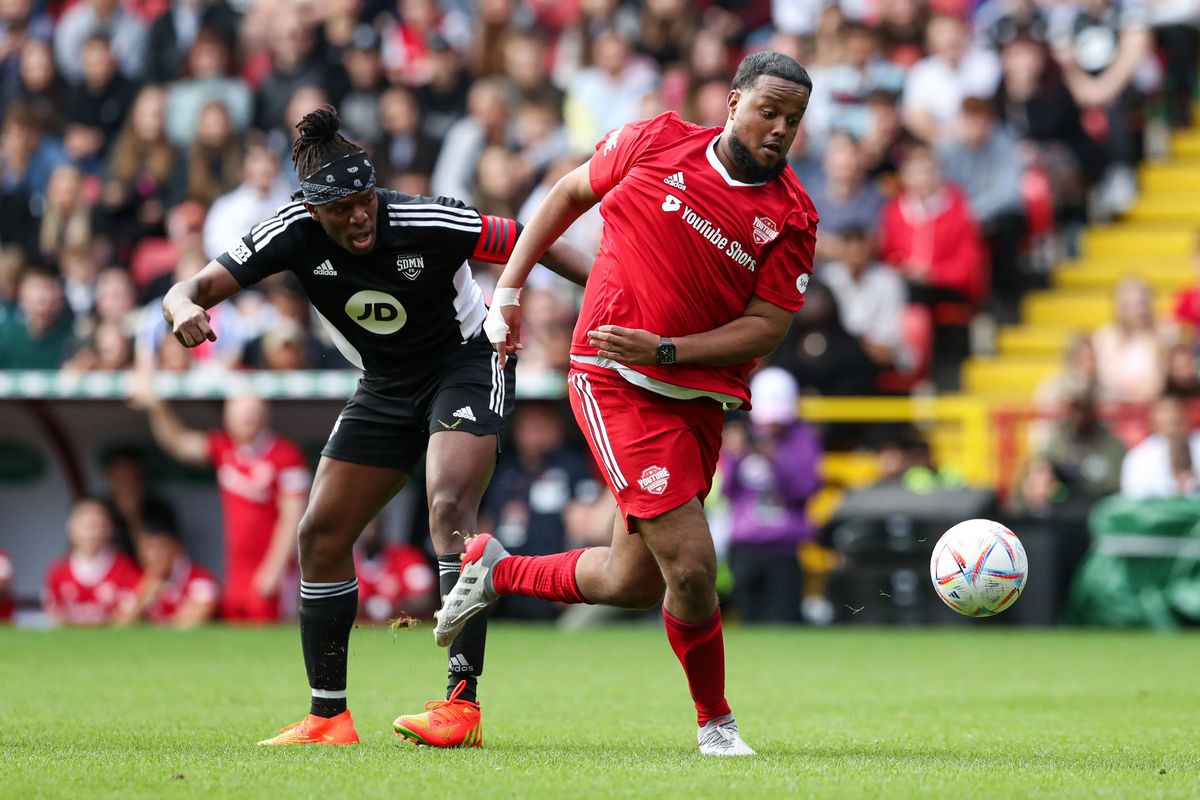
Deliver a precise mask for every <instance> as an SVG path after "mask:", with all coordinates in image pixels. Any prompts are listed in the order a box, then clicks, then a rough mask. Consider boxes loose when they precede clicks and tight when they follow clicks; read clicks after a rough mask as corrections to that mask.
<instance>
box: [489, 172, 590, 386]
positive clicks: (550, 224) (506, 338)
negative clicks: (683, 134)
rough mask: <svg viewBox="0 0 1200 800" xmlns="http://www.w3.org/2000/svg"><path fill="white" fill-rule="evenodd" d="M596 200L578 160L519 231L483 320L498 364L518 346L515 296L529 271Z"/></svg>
mask: <svg viewBox="0 0 1200 800" xmlns="http://www.w3.org/2000/svg"><path fill="white" fill-rule="evenodd" d="M598 200H599V198H598V197H597V196H596V193H595V192H594V191H592V182H591V178H590V177H589V174H588V164H582V165H581V166H578V167H576V168H575V169H573V170H571V171H570V172H568V173H567V174H566V175H564V176H562V177H561V178H559V179H558V182H557V183H555V184H554V188H553V189H551V190H550V193H549V194H547V195H546V199H545V200H543V201H542V204H541V205H540V206H538V210H537V211H535V212H534V214H533V217H532V218H531V219H530V220H529V224H528V225H526V226H525V229H524V230H523V231H522V232H521V238H519V239H517V244H516V246H515V247H514V248H513V253H512V257H511V258H509V260H508V265H507V266H505V267H504V271H503V272H502V273H501V274H500V280H499V281H497V282H496V292H495V295H494V296H493V300H492V307H491V309H489V310H488V318H487V320H486V321H485V322H484V330H485V331H486V332H487V336H488V341H490V342H491V343H492V345H493V346H494V347H495V348H496V352H498V353H499V354H500V366H501V368H503V366H504V362H505V360H507V358H508V356H509V355H510V354H511V353H515V352H516V351H517V350H519V349H520V347H521V306H520V304H519V300H518V299H517V297H518V291H519V290H520V288H521V287H522V286H524V285H525V280H526V279H527V278H528V277H529V271H530V270H532V269H533V265H534V264H536V263H538V261H539V260H540V259H541V258H542V256H543V255H545V253H546V251H547V250H548V249H549V248H550V245H552V244H554V243H555V242H556V241H557V240H558V238H559V237H560V236H562V234H563V231H565V230H566V229H567V228H569V227H571V223H573V222H574V221H575V220H577V219H579V217H580V216H582V215H583V213H584V212H585V211H587V210H588V209H589V208H591V207H592V206H594V205H595V204H596V203H597V201H598ZM547 266H550V265H549V264H547ZM560 274H561V273H560ZM585 280H586V278H585Z"/></svg>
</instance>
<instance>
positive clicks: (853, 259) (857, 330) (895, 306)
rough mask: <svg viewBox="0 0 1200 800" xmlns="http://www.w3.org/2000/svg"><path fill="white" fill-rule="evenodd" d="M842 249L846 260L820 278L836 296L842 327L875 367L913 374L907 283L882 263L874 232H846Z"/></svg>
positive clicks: (831, 266) (820, 270)
mask: <svg viewBox="0 0 1200 800" xmlns="http://www.w3.org/2000/svg"><path fill="white" fill-rule="evenodd" d="M839 250H840V253H841V258H840V259H838V260H836V261H832V262H830V263H827V264H823V265H822V266H820V267H819V268H818V269H817V278H818V280H820V281H821V283H823V284H825V285H826V286H828V287H829V289H830V291H832V292H833V297H834V301H835V302H836V303H837V307H838V314H839V316H840V318H841V321H842V325H843V327H845V329H846V330H847V331H848V332H849V333H850V334H851V335H852V336H855V337H857V338H858V342H859V344H860V345H861V346H862V349H863V350H864V351H865V352H866V354H867V355H868V356H869V357H870V359H871V361H873V362H874V363H875V364H876V366H878V367H880V368H881V369H891V368H894V369H897V370H899V371H901V372H907V371H909V370H910V369H911V368H912V367H914V366H915V363H914V358H913V354H912V353H911V352H910V349H909V347H908V345H907V343H906V342H905V341H904V330H903V315H904V307H905V306H906V305H907V304H908V290H907V288H906V287H905V285H904V280H903V279H902V278H901V277H900V276H899V275H898V274H897V273H896V271H895V270H894V269H892V268H891V267H889V266H888V265H886V264H884V263H882V262H881V261H879V259H878V251H877V248H876V245H875V237H874V234H873V233H872V232H871V230H870V229H869V228H858V227H851V228H846V229H845V230H843V231H842V235H841V246H840V248H839Z"/></svg>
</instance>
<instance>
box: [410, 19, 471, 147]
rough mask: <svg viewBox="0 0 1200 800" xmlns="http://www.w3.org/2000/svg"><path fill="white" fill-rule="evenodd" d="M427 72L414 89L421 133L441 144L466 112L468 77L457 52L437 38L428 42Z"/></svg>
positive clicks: (469, 79) (469, 86)
mask: <svg viewBox="0 0 1200 800" xmlns="http://www.w3.org/2000/svg"><path fill="white" fill-rule="evenodd" d="M429 69H430V76H429V80H428V81H427V82H426V83H423V84H421V85H420V86H418V87H417V89H416V95H417V100H418V106H419V107H420V110H421V130H422V131H423V132H424V133H425V135H426V136H427V137H429V139H430V140H431V141H434V142H441V141H442V140H443V139H445V138H446V136H448V135H449V133H450V128H451V127H453V126H454V124H455V123H456V122H458V120H459V119H460V118H461V117H462V116H463V115H464V114H466V113H467V96H468V94H469V92H470V90H471V76H470V74H469V73H468V72H467V70H466V67H464V66H463V63H462V58H461V57H460V56H459V54H458V51H457V50H455V49H454V48H453V47H451V46H450V45H449V43H447V42H446V40H445V39H443V38H442V37H441V36H433V37H431V38H430V40H429Z"/></svg>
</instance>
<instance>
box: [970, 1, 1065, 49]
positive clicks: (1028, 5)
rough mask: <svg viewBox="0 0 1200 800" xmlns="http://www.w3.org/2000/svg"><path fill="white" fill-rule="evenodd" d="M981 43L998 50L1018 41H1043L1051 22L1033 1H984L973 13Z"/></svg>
mask: <svg viewBox="0 0 1200 800" xmlns="http://www.w3.org/2000/svg"><path fill="white" fill-rule="evenodd" d="M975 29H976V31H977V32H978V36H979V41H980V44H982V45H983V46H984V47H987V48H989V49H990V50H993V51H999V50H1002V49H1003V48H1005V47H1007V46H1008V45H1009V44H1011V43H1012V42H1014V41H1016V40H1018V39H1028V40H1030V41H1033V42H1045V41H1047V40H1048V39H1049V37H1050V20H1049V19H1048V18H1047V15H1046V12H1045V11H1044V10H1043V9H1042V7H1041V6H1040V5H1039V4H1038V3H1037V2H1036V1H1035V0H986V2H984V3H982V4H981V5H980V6H979V9H978V10H977V11H976V12H975Z"/></svg>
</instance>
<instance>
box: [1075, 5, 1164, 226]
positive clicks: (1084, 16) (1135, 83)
mask: <svg viewBox="0 0 1200 800" xmlns="http://www.w3.org/2000/svg"><path fill="white" fill-rule="evenodd" d="M1064 14H1065V15H1066V16H1067V19H1066V21H1065V22H1064V24H1063V26H1062V29H1061V30H1060V31H1058V32H1056V33H1053V34H1052V36H1053V38H1054V40H1055V42H1054V47H1055V57H1056V58H1057V59H1058V63H1059V65H1060V66H1061V67H1062V70H1063V77H1064V78H1065V79H1066V84H1067V88H1068V89H1070V90H1071V94H1072V95H1073V96H1074V98H1075V102H1076V103H1078V104H1079V105H1080V107H1081V108H1083V110H1084V126H1085V127H1086V128H1088V129H1089V130H1090V131H1092V133H1093V135H1094V136H1095V135H1097V134H1098V133H1101V132H1103V131H1104V130H1105V129H1107V136H1103V135H1102V134H1101V136H1098V137H1097V138H1106V139H1107V142H1108V152H1109V155H1110V156H1111V157H1112V161H1111V163H1110V165H1109V168H1108V173H1107V174H1106V175H1105V180H1104V186H1103V187H1102V189H1103V191H1102V201H1103V203H1104V206H1105V210H1106V211H1108V212H1109V213H1111V214H1122V213H1124V212H1125V211H1127V210H1128V209H1129V207H1130V206H1131V205H1133V201H1134V200H1135V199H1136V198H1137V179H1136V176H1135V175H1134V171H1133V168H1134V167H1135V166H1136V165H1137V162H1138V157H1139V148H1140V138H1141V137H1140V135H1139V132H1138V130H1137V127H1136V126H1137V124H1138V116H1139V114H1140V113H1141V111H1142V107H1143V103H1144V98H1143V92H1144V91H1146V90H1147V89H1149V88H1150V85H1149V83H1148V82H1146V81H1139V80H1138V72H1139V70H1140V69H1141V68H1142V67H1143V66H1144V63H1143V62H1144V61H1145V59H1146V57H1147V55H1148V54H1149V53H1150V46H1151V35H1150V29H1149V27H1148V22H1149V20H1148V18H1147V4H1143V3H1126V2H1120V0H1088V2H1085V3H1080V4H1078V5H1068V6H1067V7H1066V11H1065V12H1064Z"/></svg>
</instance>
